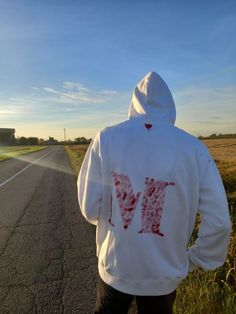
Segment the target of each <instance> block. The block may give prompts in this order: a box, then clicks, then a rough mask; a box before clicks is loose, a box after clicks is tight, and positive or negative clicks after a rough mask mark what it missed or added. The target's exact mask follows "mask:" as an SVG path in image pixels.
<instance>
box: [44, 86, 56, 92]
mask: <svg viewBox="0 0 236 314" xmlns="http://www.w3.org/2000/svg"><path fill="white" fill-rule="evenodd" d="M43 90H44V91H45V92H48V93H52V94H58V92H57V91H56V90H55V89H53V88H51V87H44V88H43Z"/></svg>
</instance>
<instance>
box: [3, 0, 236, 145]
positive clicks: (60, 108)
mask: <svg viewBox="0 0 236 314" xmlns="http://www.w3.org/2000/svg"><path fill="white" fill-rule="evenodd" d="M235 33H236V1H235V0H233V1H230V0H225V1H218V0H215V1H207V0H205V1H203V0H199V1H181V0H180V1H168V0H163V1H161V0H153V1H152V0H147V1H143V0H142V1H140V0H136V1H134V0H130V1H128V0H119V1H118V0H117V1H112V0H100V1H98V0H94V1H92V0H85V1H82V0H40V1H39V0H18V1H17V0H9V1H4V0H0V47H1V48H0V69H1V70H0V84H1V89H0V127H13V128H15V129H16V135H17V136H31V135H32V136H38V137H42V138H48V136H54V137H55V138H57V139H63V136H64V133H63V129H64V128H66V130H67V137H68V138H71V139H74V138H75V137H78V136H86V137H93V136H94V135H95V133H96V132H97V131H98V130H99V129H100V128H103V127H105V126H106V125H112V124H115V123H118V122H120V121H122V120H124V119H126V118H127V111H128V106H129V103H130V99H131V95H132V90H133V88H134V87H135V85H136V84H137V82H138V81H139V80H140V79H141V78H142V77H143V76H144V75H145V74H146V73H147V72H149V71H156V72H158V73H159V74H160V75H161V76H162V77H163V78H164V80H165V81H166V82H167V84H168V86H169V88H170V89H171V91H172V93H173V97H174V100H175V103H176V108H177V121H176V125H177V126H178V127H180V128H183V129H185V130H186V131H188V132H190V133H191V134H194V135H200V134H202V135H206V134H211V133H213V132H221V133H232V132H234V133H236V57H235V56H236V40H235Z"/></svg>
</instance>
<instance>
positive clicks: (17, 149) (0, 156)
mask: <svg viewBox="0 0 236 314" xmlns="http://www.w3.org/2000/svg"><path fill="white" fill-rule="evenodd" d="M45 148H47V146H2V147H0V161H3V160H7V159H10V158H17V157H19V156H22V155H25V154H28V153H33V152H36V151H39V150H42V149H45Z"/></svg>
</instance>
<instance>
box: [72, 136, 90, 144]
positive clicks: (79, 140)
mask: <svg viewBox="0 0 236 314" xmlns="http://www.w3.org/2000/svg"><path fill="white" fill-rule="evenodd" d="M91 141H92V139H91V138H89V139H87V138H86V137H84V136H82V137H77V138H75V140H74V143H75V144H89V143H90V142H91Z"/></svg>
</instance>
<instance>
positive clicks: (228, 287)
mask: <svg viewBox="0 0 236 314" xmlns="http://www.w3.org/2000/svg"><path fill="white" fill-rule="evenodd" d="M204 142H205V144H206V145H207V146H208V148H209V151H210V152H211V154H212V156H213V158H214V160H215V161H216V164H217V167H218V169H219V171H220V174H221V176H222V179H223V183H224V186H225V189H226V193H227V197H228V201H229V209H230V214H231V220H232V232H231V237H230V243H229V253H228V255H227V260H226V262H225V264H224V265H223V266H222V267H220V268H218V269H216V270H215V271H210V272H204V271H202V270H201V269H197V270H195V271H194V272H193V273H190V274H189V275H188V277H187V278H186V279H185V280H183V281H182V283H181V284H180V285H179V287H178V290H177V298H176V302H175V305H174V313H175V314H234V313H236V184H235V183H236V139H217V140H205V141H204ZM87 147H88V145H74V146H67V147H66V151H67V153H68V155H69V159H70V162H71V165H72V168H73V170H74V173H75V175H76V176H77V175H78V172H79V169H80V166H81V164H82V161H83V158H84V155H85V153H86V150H87ZM199 222H200V221H199V217H197V222H196V227H195V230H194V232H193V236H192V239H191V244H192V243H193V242H194V241H195V239H196V236H197V229H198V225H199ZM134 313H136V312H135V304H132V307H131V309H130V311H129V314H134Z"/></svg>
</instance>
